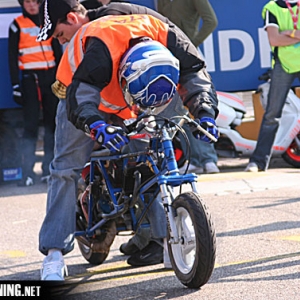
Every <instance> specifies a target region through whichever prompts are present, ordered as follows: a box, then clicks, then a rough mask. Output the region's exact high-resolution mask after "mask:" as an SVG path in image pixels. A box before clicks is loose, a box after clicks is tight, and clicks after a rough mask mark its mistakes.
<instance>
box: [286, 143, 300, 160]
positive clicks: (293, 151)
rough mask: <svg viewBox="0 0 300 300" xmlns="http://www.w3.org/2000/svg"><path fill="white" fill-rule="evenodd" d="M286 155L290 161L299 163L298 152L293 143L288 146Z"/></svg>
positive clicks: (299, 153)
mask: <svg viewBox="0 0 300 300" xmlns="http://www.w3.org/2000/svg"><path fill="white" fill-rule="evenodd" d="M286 153H287V155H288V156H289V157H290V158H291V159H292V160H294V161H297V162H300V150H299V148H298V147H297V144H296V143H295V142H293V143H292V144H291V145H290V146H289V148H288V149H287V150H286Z"/></svg>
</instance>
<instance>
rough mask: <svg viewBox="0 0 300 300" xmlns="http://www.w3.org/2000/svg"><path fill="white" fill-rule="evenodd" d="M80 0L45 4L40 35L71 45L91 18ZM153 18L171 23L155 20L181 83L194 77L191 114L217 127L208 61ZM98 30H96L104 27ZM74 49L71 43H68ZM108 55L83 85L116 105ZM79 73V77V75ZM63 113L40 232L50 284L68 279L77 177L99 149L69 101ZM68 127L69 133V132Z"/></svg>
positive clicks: (188, 95)
mask: <svg viewBox="0 0 300 300" xmlns="http://www.w3.org/2000/svg"><path fill="white" fill-rule="evenodd" d="M71 2H72V3H71ZM76 2H77V1H75V0H74V1H70V0H68V1H60V2H59V3H58V0H57V1H54V0H52V1H47V0H45V4H43V6H42V11H41V15H42V16H44V12H43V11H46V10H47V12H48V15H46V18H45V19H44V24H43V28H42V29H41V30H40V34H39V39H42V40H47V39H48V38H49V37H50V36H51V35H53V36H56V37H57V38H58V39H59V41H60V42H61V43H65V42H67V41H70V40H71V38H72V37H73V35H74V34H75V32H76V30H77V29H78V28H80V27H81V25H82V22H84V20H86V17H87V16H86V14H85V12H84V11H82V10H80V9H79V8H78V6H77V5H76ZM72 5H73V6H72ZM120 5H121V4H120ZM124 6H125V7H126V8H127V9H129V11H131V13H132V12H133V11H137V12H140V13H141V12H142V11H147V9H146V8H144V7H140V6H135V5H124ZM107 8H108V10H110V8H111V7H110V8H109V7H107ZM148 11H150V14H152V13H151V12H152V11H151V10H148ZM127 14H130V12H128V13H127ZM153 14H154V15H157V16H158V17H160V18H162V19H164V20H165V22H166V23H163V22H161V21H159V20H157V21H155V22H154V24H157V23H156V22H158V23H159V24H161V25H162V27H159V28H160V30H163V29H162V28H165V29H167V28H168V29H169V30H168V31H165V32H164V34H163V35H165V34H167V35H165V37H166V40H165V42H167V43H169V45H168V47H170V49H175V50H176V56H180V59H181V60H182V61H183V62H184V63H182V68H181V79H182V80H181V83H182V86H183V88H184V87H185V86H186V82H185V80H184V79H185V76H186V75H188V77H189V81H188V82H189V84H188V88H187V89H186V90H185V92H184V93H183V94H182V93H181V96H182V98H183V100H184V101H185V104H186V105H187V106H188V107H189V108H190V111H191V113H192V114H193V115H194V116H196V117H197V116H198V117H199V118H202V117H208V118H209V120H210V121H211V122H212V123H215V122H214V120H213V118H214V117H215V116H216V115H217V113H218V110H217V106H216V104H217V97H216V94H215V90H214V88H213V84H212V82H211V79H210V76H209V75H208V74H207V72H206V70H205V68H204V63H203V61H202V59H201V58H200V56H199V53H198V52H197V50H196V48H195V47H194V46H193V45H192V44H191V43H190V41H189V40H188V39H187V38H186V36H185V35H184V34H183V33H182V32H181V30H179V29H178V28H177V27H176V26H174V25H173V24H172V23H167V22H168V20H167V19H165V18H163V17H162V16H161V15H159V14H157V13H156V12H153ZM115 18H117V17H115ZM119 18H120V17H119ZM123 18H124V17H123ZM143 18H150V16H145V15H144V16H143ZM59 20H60V21H61V22H60V21H59ZM105 20H106V19H105ZM66 21H67V22H66ZM103 22H105V21H103ZM116 23H117V24H119V25H120V23H119V22H116ZM49 24H51V25H52V26H51V27H49ZM91 24H97V26H98V25H101V23H100V21H94V22H93V23H91ZM91 24H90V25H91ZM147 24H148V23H147ZM152 24H153V23H152ZM163 24H164V25H163ZM90 25H89V26H90ZM111 25H112V26H113V24H111ZM139 25H141V24H139ZM89 26H85V28H89ZM97 26H96V28H95V29H97V28H98V27H97ZM121 26H125V27H124V28H123V29H125V28H126V26H128V25H126V24H123V25H121ZM149 26H150V27H149V29H150V28H152V27H151V26H153V25H149ZM155 26H156V25H155ZM134 28H135V29H134V30H136V31H137V32H136V33H137V34H138V32H139V29H137V28H138V27H134ZM147 28H148V27H147ZM97 30H98V29H97ZM107 30H109V31H111V33H113V34H114V35H118V36H116V37H115V41H117V40H119V39H121V37H122V38H123V35H122V32H123V31H122V30H121V31H119V30H113V29H110V27H109V28H107ZM157 30H158V28H153V33H154V32H155V34H157V33H156V32H157ZM98 31H99V30H98ZM79 32H81V30H80V29H79V30H78V33H79ZM126 32H127V33H130V35H131V34H134V33H131V30H130V31H126ZM142 34H143V35H142V36H144V34H146V36H148V34H149V32H148V33H147V32H146V31H143V32H142ZM100 35H101V34H100ZM109 36H111V35H110V34H108V35H106V37H107V38H108V37H109ZM137 36H139V35H137ZM100 38H101V37H100ZM113 38H114V37H113ZM127 38H128V37H127ZM75 40H76V41H77V39H76V37H74V38H73V39H72V41H74V42H75ZM89 40H90V41H95V42H96V44H98V42H97V41H98V39H97V38H96V39H94V38H91V39H89ZM107 42H108V43H109V45H110V46H111V43H110V42H109V41H107ZM128 42H129V41H128ZM128 42H125V43H124V44H122V47H118V48H117V52H118V53H119V54H118V56H119V55H120V54H121V52H123V51H125V50H126V49H125V47H124V46H125V45H128ZM99 43H100V44H99V45H98V46H100V45H101V46H100V48H98V47H97V46H96V48H97V49H98V50H99V49H101V48H103V47H106V46H105V43H104V42H102V41H101V40H99ZM96 44H95V45H96ZM183 45H184V47H186V46H187V47H186V48H182V47H183ZM75 46H76V48H77V47H78V45H77V43H76V44H74V43H73V45H72V46H71V47H75ZM118 46H120V45H118ZM68 48H70V45H68ZM68 48H67V49H68ZM122 48H123V50H122ZM70 50H71V51H72V48H70ZM74 50H75V49H74ZM94 50H96V49H94ZM98 50H97V51H98ZM100 51H101V50H100ZM75 52H76V53H77V51H76V50H75ZM104 52H105V53H103V52H102V51H101V55H100V56H99V55H98V54H97V58H98V59H96V60H95V59H94V58H92V60H93V61H94V63H96V62H97V65H98V64H100V65H99V68H98V67H97V66H96V64H95V65H94V63H93V65H94V66H93V70H94V71H95V72H96V73H97V74H95V73H94V71H93V72H91V73H90V72H89V71H87V72H83V74H81V75H84V76H87V75H90V76H92V77H93V76H94V75H95V76H96V77H95V78H97V80H96V81H94V79H92V81H93V83H92V84H90V83H87V82H89V80H90V79H88V81H86V83H80V87H81V86H85V85H86V84H87V85H88V86H90V88H91V92H92V94H93V95H94V96H95V97H96V98H97V99H98V98H99V91H100V90H102V89H103V95H102V93H101V95H102V96H103V97H104V99H105V100H106V101H112V100H113V101H115V100H116V99H117V98H118V97H115V96H116V92H118V93H119V94H120V89H119V85H118V84H117V85H116V86H115V87H116V90H115V92H114V93H113V94H112V93H110V92H108V93H106V91H107V90H109V89H106V85H107V84H110V82H111V81H112V82H113V83H114V84H116V80H117V77H116V76H113V77H111V74H112V73H111V71H114V70H111V68H112V65H111V63H112V60H111V57H109V55H110V54H109V53H110V51H104ZM67 53H68V52H67V51H66V52H65V55H64V59H67ZM88 53H90V51H87V52H86V54H85V57H84V61H89V58H88V56H89V55H87V54H88ZM91 53H94V52H93V51H92V52H91ZM114 53H116V52H114ZM105 56H107V57H105ZM187 57H188V59H186V58H187ZM116 59H117V60H119V58H114V61H113V62H114V64H113V66H114V69H115V67H116ZM76 61H77V60H76ZM78 62H80V60H78ZM102 64H104V65H105V66H104V65H103V66H102ZM64 66H67V68H63V72H62V73H60V72H58V77H61V76H62V78H64V81H65V82H63V83H64V84H65V85H66V86H69V84H70V82H71V79H72V78H71V77H72V74H68V70H69V69H70V68H69V67H68V65H64ZM81 66H82V67H83V69H81ZM193 66H194V67H193ZM85 67H88V68H89V67H90V64H89V63H88V64H87V65H86V66H84V64H83V65H80V67H79V68H78V72H79V73H78V75H79V77H81V75H80V73H81V71H80V70H86V69H85ZM196 67H197V68H196ZM103 68H104V69H105V70H107V72H103ZM100 70H101V71H100ZM98 71H100V73H98ZM66 72H67V73H66ZM75 74H77V72H76V73H75ZM99 76H100V77H99ZM88 77H89V76H88ZM74 79H75V78H74ZM83 80H84V82H85V79H83ZM102 80H104V82H103V84H104V85H102V84H101V86H102V88H100V89H98V88H96V89H95V88H94V85H95V84H96V82H99V83H100V81H101V82H102ZM75 81H76V79H75ZM71 85H72V88H75V89H76V86H74V85H73V83H72V84H71ZM97 85H98V83H97ZM70 87H71V86H70ZM70 87H69V88H70ZM110 87H111V85H110ZM96 91H97V92H96ZM180 92H181V90H180ZM186 92H188V93H186ZM71 94H72V93H71ZM75 94H76V95H77V93H75ZM90 95H91V94H90ZM111 95H114V98H113V99H111ZM71 98H72V99H73V97H71ZM92 98H93V99H94V97H92ZM92 98H91V97H89V100H91V99H92ZM96 98H95V99H96ZM70 100H71V99H70ZM74 100H75V99H74ZM118 101H120V103H121V102H122V101H121V99H119V98H118ZM204 102H205V103H204ZM68 103H69V102H68ZM92 103H93V102H88V103H86V104H88V105H85V104H84V107H85V108H88V107H89V106H90V104H92ZM124 104H125V103H124ZM125 106H126V104H125ZM90 108H91V109H92V110H91V111H90V110H89V109H88V110H89V111H90V112H91V113H92V114H96V115H95V118H94V117H93V119H94V121H93V122H97V120H98V121H100V120H101V114H100V112H99V111H98V110H97V105H96V106H95V107H94V105H93V104H92V107H90ZM118 112H119V113H120V114H122V115H123V114H124V113H125V110H120V111H119V110H118ZM58 113H59V116H58V118H57V121H59V122H60V123H61V124H60V126H58V124H57V128H58V130H59V131H60V133H61V134H62V135H63V136H59V135H58V134H57V132H56V136H57V137H58V138H59V143H56V149H57V151H56V157H55V158H54V160H53V162H52V163H51V178H50V184H49V189H48V199H47V201H48V205H47V214H46V217H45V219H44V222H43V225H42V228H41V231H40V251H41V252H42V253H43V254H45V255H47V256H46V258H45V260H44V263H43V273H42V279H44V280H50V279H52V280H53V279H56V280H63V278H64V269H65V265H64V260H63V257H62V255H64V254H66V253H68V252H70V251H71V250H72V249H73V247H74V243H73V241H74V240H73V239H74V237H73V232H74V231H75V222H74V218H75V207H74V199H75V198H76V184H77V178H78V173H79V172H78V171H79V170H80V169H81V168H82V166H83V164H84V163H85V162H86V161H87V160H88V159H89V156H90V153H91V151H92V148H93V142H92V141H89V140H88V137H87V136H86V135H85V134H84V133H83V132H82V131H79V130H74V127H73V126H72V125H71V124H70V123H69V122H67V120H66V101H60V103H59V107H58ZM74 113H75V114H74V115H73V113H72V115H73V116H74V118H73V119H72V121H75V123H76V126H78V124H77V121H76V120H77V115H76V114H77V112H74ZM99 117H100V119H99ZM82 120H83V119H82ZM84 122H85V121H84ZM69 124H70V125H69ZM63 125H64V126H63ZM90 125H92V124H90ZM203 125H206V124H203ZM63 129H65V130H63ZM80 129H82V127H81V126H80ZM208 129H209V130H212V131H214V134H216V132H215V130H216V127H215V126H209V127H208ZM66 131H68V132H71V131H72V139H71V140H70V135H69V134H68V132H66ZM64 136H67V137H68V138H67V139H65V138H64ZM197 136H199V135H197ZM199 137H200V138H206V137H204V136H202V135H200V136H199ZM208 141H209V140H208ZM58 152H59V154H60V157H59V156H58ZM76 158H78V159H76ZM74 160H76V163H74ZM66 166H69V167H68V168H66ZM152 206H153V205H152ZM155 217H156V216H155ZM160 220H161V221H160V223H155V225H156V230H158V229H163V230H165V229H166V228H165V226H163V225H162V224H163V223H162V221H163V219H160ZM151 229H152V230H151V231H154V229H153V228H152V223H151ZM53 232H55V234H53ZM150 254H151V255H152V254H153V253H151V252H150ZM150 254H149V253H148V255H147V256H150ZM154 254H155V253H154Z"/></svg>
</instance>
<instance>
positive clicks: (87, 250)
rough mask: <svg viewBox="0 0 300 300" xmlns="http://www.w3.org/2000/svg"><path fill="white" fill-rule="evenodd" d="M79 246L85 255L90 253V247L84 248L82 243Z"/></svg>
mask: <svg viewBox="0 0 300 300" xmlns="http://www.w3.org/2000/svg"><path fill="white" fill-rule="evenodd" d="M80 246H81V249H82V251H83V252H84V253H86V254H89V253H90V251H91V248H90V247H88V246H86V245H85V244H83V243H80Z"/></svg>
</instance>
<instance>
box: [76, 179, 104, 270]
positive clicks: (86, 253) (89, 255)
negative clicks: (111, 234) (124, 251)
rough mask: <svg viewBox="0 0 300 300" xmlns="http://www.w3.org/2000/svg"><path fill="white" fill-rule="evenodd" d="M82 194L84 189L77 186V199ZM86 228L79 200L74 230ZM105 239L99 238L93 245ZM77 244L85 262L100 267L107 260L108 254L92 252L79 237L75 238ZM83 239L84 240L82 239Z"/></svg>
mask: <svg viewBox="0 0 300 300" xmlns="http://www.w3.org/2000/svg"><path fill="white" fill-rule="evenodd" d="M83 192H84V188H82V187H81V186H80V184H79V187H78V191H77V197H78V199H80V197H81V195H82V193H83ZM86 227H87V222H86V220H85V217H84V214H83V212H82V209H81V207H80V204H79V200H78V202H77V212H76V230H78V231H84V230H85V229H86ZM106 238H107V234H106V233H105V234H104V235H102V236H101V240H99V241H97V240H95V241H94V242H95V243H97V242H98V243H100V242H103V241H104V240H105V239H106ZM76 239H77V244H78V247H79V250H80V252H81V255H82V256H83V257H84V258H85V260H86V261H88V262H89V263H90V264H92V265H100V264H102V263H103V262H104V261H105V259H106V258H107V256H108V254H109V252H108V251H105V252H103V253H101V252H99V251H94V250H93V249H92V247H90V246H88V245H87V244H86V243H84V242H82V241H81V237H76ZM83 239H85V238H83ZM85 240H86V239H85Z"/></svg>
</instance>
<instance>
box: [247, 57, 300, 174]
mask: <svg viewBox="0 0 300 300" xmlns="http://www.w3.org/2000/svg"><path fill="white" fill-rule="evenodd" d="M296 77H298V78H300V72H297V73H293V74H289V73H286V72H285V71H284V70H283V68H282V66H281V63H280V61H279V60H276V61H275V65H274V68H273V70H272V75H271V84H270V90H269V94H268V102H267V107H266V111H265V114H264V116H263V120H262V123H261V126H260V131H259V136H258V140H257V144H256V147H255V150H254V152H253V154H252V155H251V157H250V162H254V163H256V164H257V165H258V167H259V169H261V170H267V169H268V166H269V162H270V158H271V155H272V146H273V143H274V140H275V136H276V133H277V130H278V126H279V121H280V118H281V114H282V109H283V106H284V103H285V100H286V97H287V95H288V92H289V89H290V88H291V86H292V83H293V81H294V80H295V78H296Z"/></svg>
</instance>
